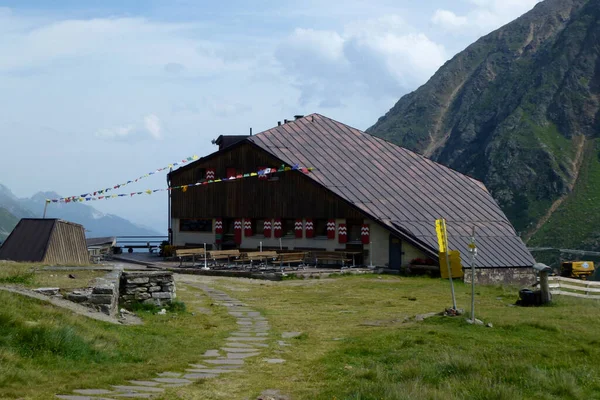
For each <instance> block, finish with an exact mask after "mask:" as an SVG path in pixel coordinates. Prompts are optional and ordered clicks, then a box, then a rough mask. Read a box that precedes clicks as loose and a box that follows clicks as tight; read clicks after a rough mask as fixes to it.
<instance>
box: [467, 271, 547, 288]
mask: <svg viewBox="0 0 600 400" xmlns="http://www.w3.org/2000/svg"><path fill="white" fill-rule="evenodd" d="M464 281H465V283H471V269H470V268H464ZM535 282H536V275H535V271H534V269H533V268H531V267H529V268H475V284H480V285H518V286H529V285H531V284H533V283H535Z"/></svg>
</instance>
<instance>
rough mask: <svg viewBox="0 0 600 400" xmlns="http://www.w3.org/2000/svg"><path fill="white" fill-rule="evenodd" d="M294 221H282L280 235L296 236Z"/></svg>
mask: <svg viewBox="0 0 600 400" xmlns="http://www.w3.org/2000/svg"><path fill="white" fill-rule="evenodd" d="M295 229H296V220H295V219H284V220H282V224H281V233H283V236H294V237H295V236H296V234H295Z"/></svg>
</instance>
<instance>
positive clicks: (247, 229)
mask: <svg viewBox="0 0 600 400" xmlns="http://www.w3.org/2000/svg"><path fill="white" fill-rule="evenodd" d="M244 236H246V237H250V236H252V220H251V219H249V218H248V219H245V220H244Z"/></svg>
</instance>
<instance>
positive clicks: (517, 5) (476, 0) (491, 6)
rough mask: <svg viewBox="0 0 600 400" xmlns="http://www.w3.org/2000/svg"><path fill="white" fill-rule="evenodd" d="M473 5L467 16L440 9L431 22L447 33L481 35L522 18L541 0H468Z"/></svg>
mask: <svg viewBox="0 0 600 400" xmlns="http://www.w3.org/2000/svg"><path fill="white" fill-rule="evenodd" d="M466 1H467V2H468V3H469V4H471V5H472V7H471V9H470V10H469V11H468V12H467V13H466V14H465V15H457V14H455V13H454V12H453V11H450V10H443V9H438V10H436V11H435V13H434V14H433V16H432V18H431V21H432V22H433V23H434V24H435V25H438V26H439V27H440V28H442V29H444V30H446V31H457V30H462V31H463V32H465V33H468V34H471V35H481V34H485V33H488V32H490V31H492V30H494V29H497V28H499V27H501V26H502V25H505V24H507V23H509V22H510V21H512V20H514V19H516V18H518V17H520V16H521V15H523V14H524V13H526V12H527V11H529V10H531V9H532V8H533V6H535V5H536V4H537V3H539V2H540V1H541V0H466Z"/></svg>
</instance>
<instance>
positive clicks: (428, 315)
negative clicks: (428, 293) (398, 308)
mask: <svg viewBox="0 0 600 400" xmlns="http://www.w3.org/2000/svg"><path fill="white" fill-rule="evenodd" d="M436 315H439V313H434V312H430V313H426V314H417V315H415V321H417V322H420V321H424V320H426V319H427V318H431V317H434V316H436Z"/></svg>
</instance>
